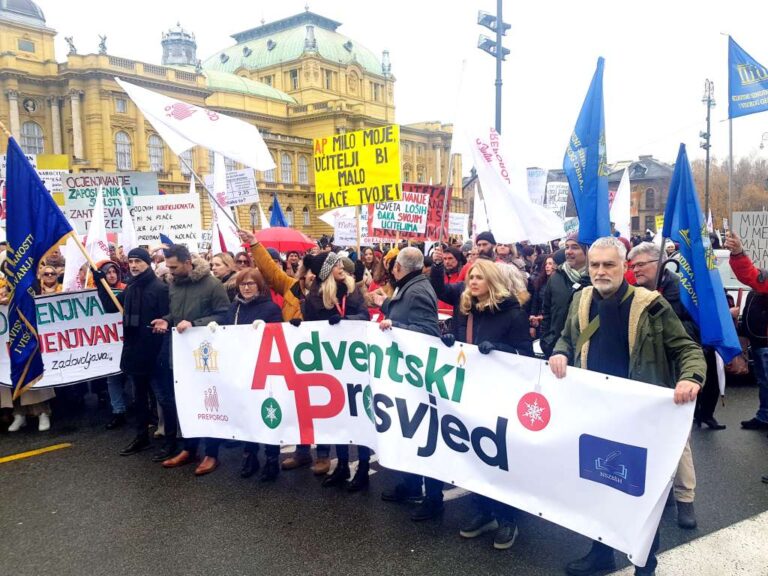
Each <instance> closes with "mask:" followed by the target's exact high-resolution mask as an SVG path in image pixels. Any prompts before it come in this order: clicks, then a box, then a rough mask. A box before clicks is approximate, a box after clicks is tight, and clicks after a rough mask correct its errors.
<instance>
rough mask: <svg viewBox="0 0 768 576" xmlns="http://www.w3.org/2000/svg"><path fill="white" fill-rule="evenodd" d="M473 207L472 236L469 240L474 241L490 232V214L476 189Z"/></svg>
mask: <svg viewBox="0 0 768 576" xmlns="http://www.w3.org/2000/svg"><path fill="white" fill-rule="evenodd" d="M472 206H473V208H472V234H471V235H470V236H468V237H467V238H468V239H469V240H474V238H475V236H477V235H478V234H480V232H485V231H487V230H488V214H486V213H485V204H483V200H482V198H480V193H479V192H478V191H477V189H475V200H474V202H473V203H472Z"/></svg>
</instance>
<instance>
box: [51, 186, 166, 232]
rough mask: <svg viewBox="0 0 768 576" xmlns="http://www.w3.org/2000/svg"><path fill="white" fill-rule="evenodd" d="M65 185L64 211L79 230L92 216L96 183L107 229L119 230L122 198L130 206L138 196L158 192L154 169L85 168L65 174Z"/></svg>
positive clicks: (120, 228)
mask: <svg viewBox="0 0 768 576" xmlns="http://www.w3.org/2000/svg"><path fill="white" fill-rule="evenodd" d="M62 184H63V187H64V195H65V197H64V215H65V216H66V217H67V220H69V221H70V222H71V223H72V226H73V227H74V228H75V230H76V231H77V232H78V233H79V234H85V232H86V229H87V228H88V222H89V221H90V220H91V218H92V217H93V204H94V202H95V201H96V192H97V190H98V189H99V186H103V188H104V207H105V208H106V211H105V220H104V226H105V228H106V230H107V232H122V231H123V227H122V199H123V198H125V200H126V201H127V202H128V206H129V207H130V206H133V202H134V200H135V199H136V198H138V197H140V196H157V195H158V194H159V189H158V187H157V174H155V173H154V172H115V173H113V172H88V173H80V174H68V175H66V176H64V178H63V181H62Z"/></svg>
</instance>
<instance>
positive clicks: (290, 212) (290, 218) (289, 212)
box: [285, 206, 293, 228]
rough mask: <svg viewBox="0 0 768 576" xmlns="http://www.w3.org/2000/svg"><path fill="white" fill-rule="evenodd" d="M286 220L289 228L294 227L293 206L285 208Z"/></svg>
mask: <svg viewBox="0 0 768 576" xmlns="http://www.w3.org/2000/svg"><path fill="white" fill-rule="evenodd" d="M285 221H286V223H287V224H288V227H289V228H293V208H291V207H290V206H288V208H286V209H285Z"/></svg>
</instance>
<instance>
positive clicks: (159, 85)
mask: <svg viewBox="0 0 768 576" xmlns="http://www.w3.org/2000/svg"><path fill="white" fill-rule="evenodd" d="M340 25H341V24H340V23H339V22H336V21H333V20H330V19H328V18H325V17H324V16H321V15H319V14H315V13H313V12H309V11H306V12H303V13H300V14H297V15H294V16H290V17H288V18H284V19H282V20H278V21H276V22H271V23H266V24H261V25H260V26H257V27H255V28H252V29H249V30H245V31H243V32H240V33H237V34H234V35H233V36H232V37H233V39H234V40H235V42H236V43H235V44H234V45H232V46H230V47H228V48H225V49H223V50H221V51H220V52H218V53H216V54H214V55H212V56H210V57H209V58H207V59H206V60H204V61H201V60H198V59H197V55H196V48H197V46H196V41H195V37H194V35H193V34H191V33H190V32H187V31H185V30H183V29H182V28H181V27H180V26H178V25H177V26H176V27H175V28H172V29H170V30H168V31H167V32H165V33H163V34H162V38H161V42H160V43H159V46H158V53H160V51H161V50H162V59H161V62H162V65H156V64H150V63H146V62H138V61H135V60H131V59H130V58H127V57H124V56H116V55H112V54H109V52H108V49H107V46H106V41H102V43H101V45H100V47H99V53H96V54H79V53H78V52H77V48H76V45H75V40H73V39H71V38H67V43H68V45H69V53H68V54H67V55H66V61H65V62H58V61H57V58H56V54H55V50H54V37H55V36H56V34H57V32H56V31H55V30H53V29H52V28H49V27H48V25H47V23H46V21H45V17H44V14H43V12H42V10H41V9H40V8H39V7H38V6H37V4H35V3H34V2H32V1H31V0H0V120H2V122H3V123H4V124H5V125H6V126H7V127H8V129H9V130H10V131H11V132H12V133H13V135H14V136H15V137H16V138H17V140H18V141H19V143H20V144H21V146H22V148H23V149H24V151H25V152H27V153H28V154H65V155H67V156H68V157H69V159H70V169H71V171H72V172H101V171H104V172H116V171H121V170H138V171H142V172H151V171H154V172H156V173H157V177H158V181H159V185H160V188H161V189H163V190H165V191H166V192H167V193H182V192H187V191H188V190H189V179H190V174H189V173H187V172H188V171H187V170H186V169H185V168H184V167H183V166H182V164H181V162H180V161H179V158H178V157H177V156H176V155H175V154H174V153H173V152H172V151H171V150H170V149H169V148H168V147H167V146H165V145H164V144H163V142H162V140H161V139H160V138H159V137H158V135H157V134H156V132H155V131H154V130H153V129H152V126H151V125H150V124H149V123H148V122H146V121H145V120H144V117H143V116H142V114H141V113H140V112H139V111H138V109H137V108H136V107H135V106H134V105H133V103H132V102H131V100H130V99H129V98H128V96H127V95H126V94H125V93H124V92H123V91H122V90H121V89H120V87H119V86H118V85H117V83H116V82H115V81H114V77H115V76H119V77H120V78H122V79H124V80H127V81H128V82H132V83H135V84H138V85H141V86H143V87H145V88H148V89H150V90H156V91H159V92H163V93H165V94H167V95H169V96H172V97H174V98H178V99H180V100H184V101H186V102H190V103H193V104H197V105H198V106H204V107H206V108H210V109H212V110H216V111H218V112H221V113H224V114H228V115H230V116H235V117H237V118H240V119H242V120H245V121H247V122H250V123H252V124H255V125H256V126H257V127H258V128H259V130H260V131H261V134H262V135H263V137H264V140H265V141H266V143H267V146H268V147H269V150H270V152H271V153H272V155H273V157H274V159H275V164H276V165H277V167H276V168H275V170H273V171H270V172H258V171H257V172H256V177H257V185H258V188H259V192H260V198H261V204H262V208H263V210H264V211H265V212H266V213H269V210H270V208H271V203H272V196H273V195H274V194H276V195H277V197H278V200H279V201H280V204H281V206H282V208H283V211H284V212H285V213H286V216H287V217H288V218H289V220H290V221H291V222H292V224H293V226H294V227H296V228H298V229H301V230H302V231H304V232H305V233H307V234H310V235H312V236H314V237H318V236H320V235H321V234H329V235H330V234H332V233H333V230H332V228H331V227H329V226H327V225H326V224H325V223H323V222H322V221H321V220H319V219H318V216H319V214H318V212H317V211H316V210H315V190H314V174H313V170H312V138H317V137H322V136H328V135H332V134H338V133H342V132H346V131H352V130H360V129H363V128H368V127H377V126H384V125H386V124H393V123H396V118H395V104H394V85H395V77H394V76H393V74H392V70H391V65H390V63H389V54H388V53H387V52H386V51H384V52H383V53H382V55H381V57H378V56H376V55H375V54H373V53H372V52H371V51H370V50H368V49H367V48H366V47H364V46H362V45H359V44H357V43H356V42H355V41H354V40H352V39H350V38H348V37H346V36H344V35H342V34H340V33H338V32H337V31H336V29H337V28H338V27H339V26H340ZM400 132H401V162H402V175H403V181H404V182H423V183H429V182H432V183H433V184H446V183H447V184H449V185H452V186H453V189H454V191H455V192H454V195H453V198H452V210H454V211H456V212H463V213H466V212H467V208H468V202H467V201H466V200H465V199H464V198H463V197H462V194H461V164H460V158H459V157H456V159H455V162H454V166H453V167H452V174H453V176H452V178H450V182H447V180H448V171H449V150H450V145H451V132H452V126H450V125H444V124H441V123H440V122H421V123H417V124H410V125H402V126H401V128H400ZM2 148H3V149H4V148H5V143H3V145H2ZM189 154H190V157H191V162H192V166H193V168H194V170H195V171H196V172H197V173H198V174H200V175H201V176H203V175H207V174H209V173H210V172H211V169H212V163H213V156H212V155H211V154H210V153H209V152H208V151H207V150H205V149H202V148H195V149H193V150H192V151H191V152H190V153H189ZM188 159H189V158H188ZM228 167H229V168H239V167H240V166H237V165H236V164H233V165H230V166H228ZM197 189H198V191H199V193H200V194H201V197H203V198H204V200H203V201H202V202H201V206H202V207H203V208H202V210H203V224H204V226H208V225H209V223H210V205H209V203H208V201H207V199H206V198H205V196H206V195H205V192H204V191H203V190H202V188H201V187H200V186H198V188H197ZM257 214H258V207H257V206H255V205H254V206H240V207H239V208H238V218H239V220H240V224H241V225H242V226H243V227H246V228H250V227H251V225H252V223H256V222H258V216H257Z"/></svg>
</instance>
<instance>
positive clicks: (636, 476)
mask: <svg viewBox="0 0 768 576" xmlns="http://www.w3.org/2000/svg"><path fill="white" fill-rule="evenodd" d="M647 460H648V450H647V449H645V448H640V447H639V446H632V445H630V444H622V443H621V442H613V441H612V440H606V439H605V438H598V437H597V436H590V435H589V434H582V435H581V436H579V476H581V477H582V478H584V479H585V480H591V481H592V482H597V483H599V484H605V485H606V486H609V487H611V488H615V489H616V490H620V491H622V492H624V493H625V494H629V495H630V496H642V495H643V494H644V493H645V469H646V463H647Z"/></svg>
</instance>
